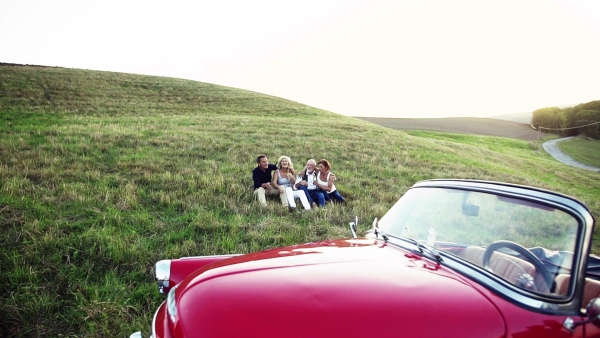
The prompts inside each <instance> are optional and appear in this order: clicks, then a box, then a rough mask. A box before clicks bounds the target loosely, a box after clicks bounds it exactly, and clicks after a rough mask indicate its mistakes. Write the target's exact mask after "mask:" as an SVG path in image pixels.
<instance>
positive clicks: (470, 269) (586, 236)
mask: <svg viewBox="0 0 600 338" xmlns="http://www.w3.org/2000/svg"><path fill="white" fill-rule="evenodd" d="M423 188H433V189H435V188H438V189H456V190H460V191H464V192H479V193H484V194H492V195H495V196H499V197H500V198H514V199H517V201H523V204H524V205H528V203H535V204H536V205H538V204H539V205H540V206H541V207H544V208H554V209H556V210H559V211H561V212H564V213H566V214H568V215H570V216H571V217H573V218H574V219H575V220H576V222H577V223H578V225H577V226H578V228H577V230H576V234H575V238H574V248H573V250H574V251H573V264H572V266H571V278H570V280H571V282H570V287H569V291H568V293H567V295H566V296H558V295H553V294H548V293H546V294H544V293H540V292H532V291H528V290H524V289H521V288H518V287H516V286H515V285H512V284H511V283H508V282H507V281H506V280H503V279H502V278H499V277H498V276H496V275H494V274H493V273H491V272H489V271H487V270H485V269H483V268H482V267H480V266H477V265H476V264H472V263H470V262H468V261H466V260H464V259H461V258H460V257H458V256H456V255H453V254H451V253H449V252H446V251H444V250H439V248H438V251H439V254H440V256H441V257H442V260H441V262H438V263H440V264H441V265H443V266H446V267H448V268H451V269H453V270H455V271H457V272H459V273H461V274H462V275H464V276H466V277H468V278H470V279H473V280H475V281H477V282H478V283H480V284H481V285H483V286H484V287H486V288H487V289H489V290H491V291H493V292H495V293H497V294H498V295H500V296H502V297H503V298H505V299H507V300H509V301H511V302H516V303H519V304H520V305H522V306H525V307H528V308H530V309H532V310H534V311H539V312H551V313H562V312H564V313H569V314H572V313H574V312H579V309H580V307H581V304H580V303H581V300H580V298H581V294H582V289H583V285H584V279H585V271H586V268H585V267H586V264H587V258H588V254H589V252H590V249H591V238H592V231H593V226H594V218H593V216H592V215H591V213H590V211H589V209H588V208H587V207H586V206H585V205H584V204H583V203H582V202H580V201H578V200H576V199H575V198H572V197H569V196H566V195H563V194H559V193H556V192H552V191H548V190H543V189H538V188H533V187H528V186H522V185H515V184H508V183H500V182H491V181H474V180H428V181H422V182H418V183H416V184H415V185H413V186H412V187H411V188H410V189H409V190H408V191H410V190H413V189H423ZM408 191H407V192H408ZM400 200H402V199H400ZM399 202H400V201H399ZM399 202H397V203H399ZM390 210H393V207H392V208H391V209H390ZM386 215H387V213H386ZM386 215H384V217H383V218H382V221H384V223H385V218H386ZM380 228H381V227H380ZM380 232H381V233H384V234H385V235H387V237H389V240H388V242H389V243H390V244H393V245H398V246H401V247H403V248H405V249H408V250H410V251H412V252H414V253H416V254H421V255H422V256H424V257H426V258H428V259H432V260H434V261H435V259H433V258H432V257H431V255H428V254H426V253H422V252H421V250H420V248H419V245H418V244H415V243H414V239H411V238H410V237H408V236H405V237H404V236H402V235H401V234H398V233H393V232H392V233H391V232H387V231H386V229H385V225H384V227H383V228H381V229H380Z"/></svg>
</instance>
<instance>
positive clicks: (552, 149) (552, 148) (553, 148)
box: [542, 137, 600, 172]
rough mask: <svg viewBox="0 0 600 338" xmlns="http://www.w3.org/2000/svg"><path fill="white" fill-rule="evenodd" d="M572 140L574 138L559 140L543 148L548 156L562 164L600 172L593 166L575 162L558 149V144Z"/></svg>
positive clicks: (547, 143) (546, 144) (546, 143)
mask: <svg viewBox="0 0 600 338" xmlns="http://www.w3.org/2000/svg"><path fill="white" fill-rule="evenodd" d="M572 138H573V137H565V138H559V139H556V140H552V141H548V142H544V144H543V145H542V147H544V150H545V151H546V152H547V153H548V154H550V155H552V157H554V158H555V159H556V160H557V161H560V162H562V163H564V164H567V165H570V166H572V167H577V168H581V169H587V170H592V171H597V172H600V168H596V167H593V166H591V165H587V164H583V163H580V162H577V161H575V160H574V159H573V158H571V157H570V156H569V155H567V154H565V153H563V152H562V151H561V150H560V149H559V148H558V146H557V145H556V144H557V143H558V142H562V141H566V140H570V139H572Z"/></svg>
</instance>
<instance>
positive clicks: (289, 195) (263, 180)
mask: <svg viewBox="0 0 600 338" xmlns="http://www.w3.org/2000/svg"><path fill="white" fill-rule="evenodd" d="M256 163H257V164H258V165H257V166H256V168H254V170H253V171H252V180H253V181H254V196H256V198H257V199H258V202H259V203H260V205H261V206H263V207H266V206H267V199H266V196H267V195H268V194H272V195H275V194H277V195H279V198H280V200H281V204H283V206H285V207H289V208H290V209H295V208H296V199H300V202H301V203H302V207H304V209H305V210H310V209H311V208H317V207H321V208H323V207H325V203H326V202H329V201H334V202H338V203H343V202H345V199H344V197H343V196H342V195H341V194H340V192H339V191H338V190H337V189H336V187H335V184H334V182H335V180H336V177H335V174H333V173H332V172H331V164H330V163H329V161H327V160H325V159H323V160H320V161H319V162H317V161H315V160H313V159H310V160H308V162H306V166H305V167H304V169H303V170H302V171H300V172H299V173H296V171H295V170H294V165H293V163H292V160H291V159H290V158H289V157H288V156H281V157H280V158H279V160H278V161H277V164H276V165H275V164H271V163H269V159H268V158H267V155H265V154H260V155H258V157H257V158H256Z"/></svg>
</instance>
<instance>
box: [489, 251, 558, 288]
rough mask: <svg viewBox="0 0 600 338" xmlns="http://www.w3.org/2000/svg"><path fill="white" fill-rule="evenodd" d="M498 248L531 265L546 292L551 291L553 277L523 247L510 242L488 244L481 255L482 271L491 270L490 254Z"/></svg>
mask: <svg viewBox="0 0 600 338" xmlns="http://www.w3.org/2000/svg"><path fill="white" fill-rule="evenodd" d="M500 248H507V249H511V250H513V251H516V252H517V253H519V254H520V255H521V256H522V257H523V258H525V259H526V260H527V261H528V262H529V263H531V264H533V266H534V267H535V272H536V274H540V275H541V276H542V280H543V281H544V283H545V284H546V287H548V291H550V290H552V285H553V284H554V276H552V274H551V273H550V271H548V269H547V268H546V266H545V265H544V263H542V261H541V260H540V259H539V258H538V257H537V256H536V255H534V254H532V253H531V251H529V250H527V249H526V248H525V247H523V246H521V245H520V244H517V243H515V242H511V241H496V242H494V243H492V244H490V245H489V246H488V247H487V248H486V249H485V252H484V253H483V267H484V269H488V270H491V268H490V259H491V258H492V254H493V253H494V251H496V250H498V249H500Z"/></svg>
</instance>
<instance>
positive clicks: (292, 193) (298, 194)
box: [285, 187, 310, 210]
mask: <svg viewBox="0 0 600 338" xmlns="http://www.w3.org/2000/svg"><path fill="white" fill-rule="evenodd" d="M285 195H286V197H287V199H288V204H289V205H290V207H292V208H295V207H296V201H295V199H296V198H299V199H300V202H301V203H302V206H303V207H304V210H310V204H309V203H308V198H306V194H305V193H304V191H302V190H292V188H291V187H287V188H285Z"/></svg>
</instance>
